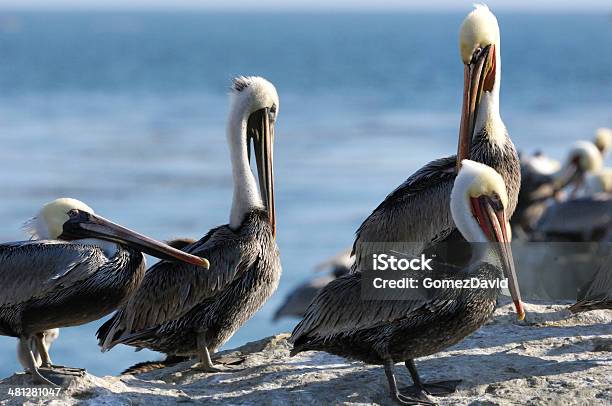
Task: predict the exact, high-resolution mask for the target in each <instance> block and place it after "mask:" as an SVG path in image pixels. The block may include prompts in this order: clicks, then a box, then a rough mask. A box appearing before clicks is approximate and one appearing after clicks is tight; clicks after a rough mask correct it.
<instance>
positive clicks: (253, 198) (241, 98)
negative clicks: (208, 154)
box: [227, 76, 280, 230]
mask: <svg viewBox="0 0 612 406" xmlns="http://www.w3.org/2000/svg"><path fill="white" fill-rule="evenodd" d="M279 104H280V103H279V98H278V93H277V92H276V88H275V87H274V85H273V84H272V83H270V82H269V81H267V80H266V79H264V78H262V77H259V76H238V77H237V78H235V79H234V81H233V83H232V89H231V100H230V114H229V121H228V125H227V137H228V142H229V146H230V154H231V162H232V174H233V177H234V197H233V201H232V211H231V214H230V225H231V226H232V228H238V227H240V224H242V221H243V219H244V216H245V215H246V214H247V213H248V212H250V211H251V210H253V209H257V208H264V209H265V210H266V211H267V212H268V215H269V220H270V224H271V225H272V228H273V230H275V229H276V213H275V207H274V173H273V146H274V126H275V124H276V117H277V115H278V111H279ZM251 141H252V142H253V148H254V150H255V158H256V164H257V172H258V177H259V191H258V190H257V183H256V181H255V177H254V176H253V172H252V171H251V166H250V163H251V162H250V161H251Z"/></svg>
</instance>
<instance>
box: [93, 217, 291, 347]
mask: <svg viewBox="0 0 612 406" xmlns="http://www.w3.org/2000/svg"><path fill="white" fill-rule="evenodd" d="M267 216H268V215H267V213H266V212H264V211H259V210H255V211H252V212H251V213H250V214H249V215H248V216H247V218H246V219H245V221H244V222H243V225H242V226H241V227H240V228H239V229H238V230H232V229H231V228H230V227H228V226H227V225H225V226H221V227H217V228H215V229H213V230H211V231H210V232H209V233H208V234H207V235H206V236H205V237H204V238H203V239H201V240H200V241H198V242H196V243H194V244H192V245H191V246H190V247H189V249H188V252H189V253H191V254H194V255H198V256H206V258H209V260H210V263H211V268H210V270H208V271H202V270H199V269H197V268H196V267H192V266H189V265H185V266H183V265H182V264H175V263H168V262H165V261H163V262H160V263H159V264H157V265H155V266H153V267H151V269H149V270H148V271H147V273H146V275H145V278H144V280H143V282H142V285H141V287H140V289H139V290H138V291H137V293H136V294H135V295H134V296H133V297H132V298H131V299H130V301H129V302H128V303H126V305H125V306H124V307H123V308H122V309H120V310H119V311H118V312H117V314H115V315H114V316H113V317H112V318H111V319H110V320H108V321H107V322H106V323H105V324H104V325H102V326H101V327H100V329H99V330H98V333H97V335H98V339H99V340H100V345H101V346H102V348H103V349H104V350H108V349H110V348H112V347H113V346H115V345H117V344H120V343H121V344H126V345H130V346H134V347H138V348H149V349H152V350H155V351H160V352H164V353H166V354H174V355H196V354H200V353H201V352H202V351H204V349H203V348H202V346H205V348H206V349H207V350H208V351H211V352H214V351H215V350H216V349H217V348H218V347H219V346H221V345H222V344H223V343H224V342H225V341H227V340H228V339H229V338H230V337H231V336H232V335H233V334H234V332H235V331H236V330H237V329H238V328H239V327H240V326H241V325H242V324H243V323H244V322H245V321H246V320H248V319H249V318H250V317H251V316H252V315H253V314H254V313H255V312H256V311H257V310H258V309H259V308H260V307H261V306H262V305H263V303H265V301H266V300H267V299H268V297H270V296H271V295H272V293H273V292H274V290H275V289H276V287H277V285H278V281H279V279H280V259H279V254H278V249H277V247H276V242H275V240H274V237H273V235H272V229H271V227H270V223H269V222H268V221H267ZM204 343H205V344H204Z"/></svg>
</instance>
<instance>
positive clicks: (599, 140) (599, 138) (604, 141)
mask: <svg viewBox="0 0 612 406" xmlns="http://www.w3.org/2000/svg"><path fill="white" fill-rule="evenodd" d="M595 146H596V147H597V149H598V150H599V152H601V155H604V156H605V155H606V154H607V153H608V151H610V149H612V129H610V128H598V129H597V131H595Z"/></svg>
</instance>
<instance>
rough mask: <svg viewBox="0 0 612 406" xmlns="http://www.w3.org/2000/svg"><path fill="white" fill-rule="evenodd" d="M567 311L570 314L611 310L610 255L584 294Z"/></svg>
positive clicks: (611, 259)
mask: <svg viewBox="0 0 612 406" xmlns="http://www.w3.org/2000/svg"><path fill="white" fill-rule="evenodd" d="M569 309H570V311H571V312H572V313H580V312H586V311H589V310H597V309H612V254H608V256H607V258H606V259H605V260H604V262H603V263H602V265H601V266H600V267H599V269H598V271H597V273H596V274H595V277H594V278H593V280H592V281H591V282H590V283H589V284H588V286H587V287H586V289H585V291H584V293H583V294H581V295H580V298H579V300H578V301H577V302H576V303H574V304H573V305H572V306H570V308H569Z"/></svg>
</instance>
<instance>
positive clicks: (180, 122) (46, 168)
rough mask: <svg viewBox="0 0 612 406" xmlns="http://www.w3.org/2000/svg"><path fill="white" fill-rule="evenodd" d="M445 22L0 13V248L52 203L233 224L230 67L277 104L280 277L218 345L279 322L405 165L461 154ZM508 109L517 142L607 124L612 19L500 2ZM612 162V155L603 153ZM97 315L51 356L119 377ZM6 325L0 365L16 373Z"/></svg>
mask: <svg viewBox="0 0 612 406" xmlns="http://www.w3.org/2000/svg"><path fill="white" fill-rule="evenodd" d="M464 15H465V14H464V13H451V14H436V13H429V14H409V13H394V14H382V13H380V14H316V13H315V14H255V15H253V14H250V15H249V14H235V13H231V14H230V13H226V14H223V13H215V14H207V13H195V14H194V13H178V12H177V13H163V14H162V13H136V12H134V13H113V12H99V13H87V12H47V13H24V12H21V13H12V12H2V13H0V190H1V194H0V195H1V196H2V204H0V223H1V227H0V241H14V240H20V239H24V238H25V235H24V233H23V231H22V230H21V225H22V223H23V222H24V221H25V220H26V219H28V218H29V217H31V216H32V215H34V214H35V213H36V211H37V210H38V209H39V208H40V206H41V205H42V204H43V203H45V202H47V201H49V200H52V199H54V198H57V197H60V196H71V197H75V198H78V199H81V200H83V201H85V202H86V203H88V204H89V205H90V206H92V207H93V208H94V209H95V210H96V211H97V212H98V213H100V214H102V215H103V216H105V217H108V218H110V219H113V220H114V221H117V222H119V223H121V224H124V225H127V226H129V227H131V228H134V229H136V230H138V231H140V232H143V233H145V234H148V235H151V236H153V237H156V238H159V239H166V238H172V237H177V236H190V237H194V238H200V237H201V236H203V235H204V234H205V233H206V231H207V230H209V229H210V228H211V227H213V226H216V225H219V224H224V223H226V222H227V220H228V216H229V208H230V198H231V187H232V186H231V175H230V165H229V162H228V152H227V147H226V141H225V133H224V126H225V120H226V114H227V110H228V106H227V104H228V103H227V93H228V87H229V83H230V79H231V78H232V76H234V75H236V74H257V75H261V76H265V77H266V78H268V79H270V80H271V81H272V82H274V83H275V84H276V86H277V89H278V91H279V94H280V97H281V107H280V114H279V121H278V125H277V132H276V134H277V138H276V147H275V148H276V150H275V159H276V162H275V165H276V168H275V171H276V185H277V186H276V193H277V199H278V200H277V210H278V244H279V246H280V250H281V254H282V262H283V272H284V273H283V277H282V280H281V285H280V288H279V290H278V292H277V293H276V294H275V295H274V296H273V298H272V299H271V300H270V301H269V302H268V304H267V305H266V306H265V307H264V308H263V309H262V310H261V311H260V312H259V313H258V314H257V315H256V316H255V317H254V318H253V319H252V320H251V321H250V322H248V323H247V324H246V325H245V326H244V327H243V328H242V329H241V330H240V331H238V333H236V335H235V336H234V337H233V338H232V339H231V341H230V342H229V343H227V345H226V348H228V347H233V346H236V345H239V344H242V343H244V342H246V341H250V340H254V339H257V338H261V337H264V336H268V335H271V334H274V333H277V332H281V331H288V330H290V329H291V328H292V326H293V325H294V323H295V321H291V320H288V321H283V322H279V323H276V324H275V323H272V322H271V315H272V313H273V311H274V309H275V308H276V307H277V306H278V305H279V304H280V302H281V301H282V299H283V297H284V296H285V294H287V292H288V291H289V290H291V289H292V288H293V287H294V286H295V285H296V284H297V283H299V282H301V281H302V280H304V279H306V278H309V277H311V276H312V272H311V269H312V268H313V266H314V265H315V264H316V263H318V262H319V261H321V260H322V259H325V258H326V257H328V256H330V255H332V254H334V253H336V252H338V251H340V250H341V249H343V248H345V247H346V246H348V245H349V244H350V243H351V242H352V237H353V233H354V231H355V229H356V228H357V226H358V225H359V224H360V222H361V221H362V220H363V219H364V218H365V216H366V215H367V214H369V213H370V211H371V210H372V209H373V208H374V207H375V206H376V205H377V204H378V203H379V202H380V201H381V200H382V199H383V198H384V197H385V195H386V194H387V193H388V192H390V191H391V190H392V189H393V188H394V187H395V186H397V185H398V184H399V183H401V182H402V181H403V180H404V179H405V178H406V177H407V176H408V175H410V174H411V173H412V172H413V171H414V170H416V169H417V168H419V167H420V166H421V165H423V164H424V163H426V162H428V161H429V160H431V159H433V158H436V157H439V156H443V155H448V154H452V153H453V152H454V149H455V148H456V136H457V131H458V122H459V110H460V101H461V90H462V83H463V66H462V64H461V62H460V58H459V56H458V49H457V48H458V46H457V43H458V38H457V33H458V27H459V25H460V23H461V21H462V19H463V17H464ZM497 15H498V19H499V22H500V26H501V32H502V43H501V44H502V63H503V80H502V96H501V105H502V106H501V107H502V116H503V118H504V120H505V122H506V125H507V127H508V129H509V131H510V134H511V136H512V138H513V140H514V142H515V144H516V145H517V147H518V148H519V149H520V150H522V151H525V152H533V151H535V150H537V149H543V150H544V151H545V152H546V153H548V154H550V155H552V156H553V157H556V158H562V157H563V156H564V154H565V152H566V151H567V149H568V147H569V145H570V144H571V142H573V141H574V140H576V139H581V138H582V139H585V138H588V139H590V138H592V136H593V132H594V129H595V128H596V127H599V126H611V125H612V51H611V50H612V20H611V19H610V16H608V15H605V14H512V13H510V14H509V13H498V14H497ZM609 163H610V161H609V160H608V164H609ZM99 324H100V322H97V323H92V324H90V325H86V326H81V327H77V328H69V329H63V330H62V331H61V336H60V339H59V341H58V342H56V344H55V346H54V348H53V351H52V355H53V356H54V361H55V362H56V363H59V364H64V365H71V366H79V367H85V368H87V369H88V370H90V371H91V372H92V373H95V374H115V373H118V372H120V371H121V370H122V369H124V368H125V367H128V366H129V365H131V364H133V363H135V362H137V361H141V360H150V359H155V358H159V355H157V354H153V353H150V352H146V351H143V352H139V353H135V352H133V351H132V350H131V349H130V348H126V347H123V348H115V349H114V350H113V351H111V352H110V353H107V354H101V353H100V352H99V351H98V349H97V346H96V341H95V338H94V332H95V330H96V329H97V327H98V325H99ZM15 345H16V340H15V339H13V338H6V337H0V376H7V375H9V374H11V373H12V372H13V371H15V370H17V369H19V366H18V364H17V362H16V360H15V353H14V348H15Z"/></svg>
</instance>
